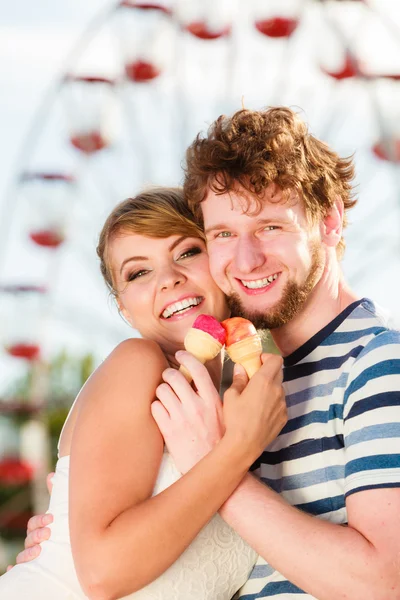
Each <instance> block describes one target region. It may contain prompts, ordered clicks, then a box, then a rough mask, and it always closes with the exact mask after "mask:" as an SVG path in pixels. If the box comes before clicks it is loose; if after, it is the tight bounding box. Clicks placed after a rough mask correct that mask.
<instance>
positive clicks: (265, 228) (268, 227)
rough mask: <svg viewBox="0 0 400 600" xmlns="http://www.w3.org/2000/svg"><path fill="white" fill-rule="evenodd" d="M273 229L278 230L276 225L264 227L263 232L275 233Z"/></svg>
mask: <svg viewBox="0 0 400 600" xmlns="http://www.w3.org/2000/svg"><path fill="white" fill-rule="evenodd" d="M275 229H279V227H278V226H277V225H267V226H266V227H264V231H275Z"/></svg>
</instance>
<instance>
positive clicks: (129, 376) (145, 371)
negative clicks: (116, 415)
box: [93, 338, 168, 385]
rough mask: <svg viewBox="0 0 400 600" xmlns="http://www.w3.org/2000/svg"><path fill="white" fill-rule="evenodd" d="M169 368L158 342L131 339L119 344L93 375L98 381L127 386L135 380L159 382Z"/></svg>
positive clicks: (138, 381)
mask: <svg viewBox="0 0 400 600" xmlns="http://www.w3.org/2000/svg"><path fill="white" fill-rule="evenodd" d="M167 367H168V362H167V359H166V358H165V355H164V353H163V351H162V350H161V348H160V346H159V345H158V344H157V343H156V342H153V341H152V340H145V339H141V338H130V339H127V340H124V341H123V342H121V343H120V344H118V346H116V347H115V348H114V350H113V351H112V352H111V353H110V354H109V355H108V356H107V358H106V359H105V360H104V361H103V362H102V363H101V365H100V366H99V367H98V368H97V369H96V371H95V372H94V374H93V375H94V378H95V379H97V380H101V379H103V378H106V379H107V380H108V381H110V378H111V379H114V380H115V382H116V383H121V384H124V383H125V385H126V384H127V383H128V382H132V381H133V380H135V381H136V382H137V383H140V382H142V381H157V380H159V379H160V378H161V373H162V372H163V370H164V369H166V368H167Z"/></svg>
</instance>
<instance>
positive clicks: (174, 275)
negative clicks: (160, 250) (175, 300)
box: [160, 265, 186, 290]
mask: <svg viewBox="0 0 400 600" xmlns="http://www.w3.org/2000/svg"><path fill="white" fill-rule="evenodd" d="M185 280H186V278H185V276H184V274H183V273H182V272H181V271H180V270H179V269H177V268H175V267H174V266H173V265H171V266H169V267H165V268H164V269H163V270H162V272H161V275H160V289H161V290H171V289H174V288H175V287H177V286H179V285H181V284H182V283H184V282H185Z"/></svg>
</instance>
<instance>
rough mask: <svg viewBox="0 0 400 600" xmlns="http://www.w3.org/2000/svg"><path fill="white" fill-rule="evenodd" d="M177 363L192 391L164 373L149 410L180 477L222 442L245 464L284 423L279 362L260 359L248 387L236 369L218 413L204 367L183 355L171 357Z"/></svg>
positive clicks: (217, 401)
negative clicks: (237, 452)
mask: <svg viewBox="0 0 400 600" xmlns="http://www.w3.org/2000/svg"><path fill="white" fill-rule="evenodd" d="M177 359H178V361H179V362H180V363H181V364H183V365H184V366H185V367H186V368H187V369H188V371H189V372H190V373H191V375H192V377H193V382H194V384H195V387H196V390H197V391H195V390H193V388H192V387H191V386H190V384H189V383H188V382H187V381H186V379H185V377H184V376H183V375H182V374H181V373H180V372H179V371H176V370H174V369H166V371H164V373H163V379H164V381H165V383H162V384H161V385H160V386H159V387H158V388H157V390H156V396H157V398H158V401H155V402H153V404H152V408H151V410H152V414H153V417H154V419H155V421H156V422H157V425H158V427H159V429H160V431H161V433H162V434H163V437H164V439H165V443H166V445H167V448H168V450H169V452H170V454H171V455H172V457H173V459H174V461H175V464H176V465H177V467H178V469H179V470H180V471H181V472H182V473H186V472H187V471H188V470H189V469H191V468H192V467H193V466H194V465H195V464H196V463H197V462H198V461H199V460H200V459H201V458H203V456H205V455H206V454H208V453H209V452H210V451H211V450H212V449H213V447H214V446H215V445H216V444H217V443H218V442H219V441H220V440H221V438H222V437H224V438H225V439H226V441H229V443H231V444H232V446H233V447H235V448H240V450H241V452H243V453H245V454H247V456H248V461H249V465H250V464H251V463H252V462H254V460H256V458H258V456H259V455H260V454H261V452H262V451H263V450H264V448H265V447H266V446H267V445H268V444H270V443H271V442H272V441H273V440H274V439H275V438H276V436H277V435H278V434H279V433H280V431H281V429H282V428H283V427H284V425H285V424H286V421H287V413H286V403H285V395H284V391H283V388H282V359H281V357H279V356H277V355H272V354H263V355H262V362H263V365H262V367H261V368H260V370H259V371H258V372H257V373H256V374H255V375H254V376H253V377H252V379H251V381H250V382H249V380H248V378H247V375H246V373H245V370H244V369H243V368H242V367H241V366H239V365H236V366H235V370H234V377H233V383H232V385H231V387H230V388H229V389H228V390H227V391H226V392H225V395H224V405H223V408H222V404H221V400H220V398H219V396H218V393H217V390H216V389H215V387H214V385H213V383H212V381H211V378H210V376H209V374H208V371H207V369H206V368H205V367H204V365H202V364H201V363H200V362H199V361H198V360H196V359H195V358H194V357H193V356H192V355H191V354H189V353H188V352H179V353H177Z"/></svg>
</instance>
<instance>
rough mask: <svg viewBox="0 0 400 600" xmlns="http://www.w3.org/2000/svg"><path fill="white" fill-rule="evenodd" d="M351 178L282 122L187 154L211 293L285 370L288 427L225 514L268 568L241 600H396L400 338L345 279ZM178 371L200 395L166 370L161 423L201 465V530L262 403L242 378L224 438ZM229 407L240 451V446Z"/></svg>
mask: <svg viewBox="0 0 400 600" xmlns="http://www.w3.org/2000/svg"><path fill="white" fill-rule="evenodd" d="M352 177H353V166H352V162H351V160H343V159H340V158H339V157H338V156H337V155H336V154H335V153H334V152H332V151H331V150H330V149H329V148H328V147H327V146H326V145H325V144H323V143H322V142H320V141H319V140H317V139H316V138H314V137H313V136H312V135H310V134H309V133H308V131H307V128H306V126H305V125H304V123H302V121H301V120H300V119H299V118H298V116H297V115H296V114H295V113H293V112H292V111H290V110H289V109H286V108H277V109H270V110H266V111H239V112H238V113H236V114H235V115H234V116H233V117H232V118H225V117H221V118H220V119H218V120H217V121H216V122H215V123H214V124H213V125H212V127H211V128H210V131H209V133H208V135H207V136H206V137H204V138H202V137H200V136H199V137H198V138H197V139H196V140H195V141H194V143H193V144H192V146H191V147H190V148H189V150H188V155H187V170H186V180H185V189H186V194H187V198H188V201H189V204H190V205H191V207H192V209H193V210H194V211H195V212H196V214H197V215H198V216H199V218H200V220H201V221H202V222H203V224H204V228H205V231H206V236H207V243H208V250H209V256H210V268H211V272H212V274H213V277H214V278H215V280H216V281H217V283H218V285H219V286H220V287H221V288H222V289H223V290H224V292H225V293H226V294H227V296H228V298H229V302H230V304H231V308H232V314H234V315H242V316H244V317H247V318H250V319H251V320H252V321H253V322H254V323H255V324H256V325H257V326H258V327H260V328H270V329H271V331H272V335H273V337H274V340H275V343H276V344H277V346H278V348H279V349H280V351H281V353H282V355H283V357H284V388H285V393H286V403H287V409H288V421H287V424H286V425H285V426H284V428H283V429H282V431H281V433H280V434H279V435H278V437H277V438H276V439H275V440H274V441H273V442H272V443H271V444H270V445H269V446H268V447H267V448H266V449H265V451H264V452H263V453H262V455H261V456H260V457H259V459H258V460H257V461H256V462H255V464H254V465H253V473H254V475H255V476H256V477H254V476H253V475H250V474H247V475H245V477H244V478H243V480H242V482H241V483H240V484H239V486H238V487H237V488H236V490H235V491H234V492H233V494H231V492H229V493H226V495H225V497H226V498H227V499H226V501H225V502H224V504H222V506H221V509H220V514H221V516H222V517H223V518H224V519H225V520H226V521H227V522H228V523H229V524H230V525H231V526H232V527H234V529H236V530H237V531H238V532H239V533H240V534H241V536H242V537H243V538H244V539H245V540H246V541H247V542H248V543H250V545H252V546H253V547H254V548H255V549H256V550H257V552H258V553H259V555H260V559H259V561H258V564H257V565H256V567H255V569H254V571H253V573H252V574H251V577H250V579H249V581H248V583H247V584H246V585H245V586H244V588H242V590H241V592H240V597H241V598H244V599H246V600H250V599H253V598H265V597H272V596H273V597H277V598H286V599H287V598H292V597H293V598H295V597H296V598H297V597H298V596H301V597H303V598H319V599H324V600H325V599H326V600H336V599H338V598H356V599H358V598H359V599H366V598H374V599H375V598H379V599H385V600H389V599H391V598H393V599H394V598H396V599H397V598H400V567H399V561H398V556H400V553H399V552H400V490H399V489H398V488H399V487H400V391H399V390H400V335H399V334H398V333H396V332H393V331H390V330H388V329H387V328H386V326H385V323H384V322H383V320H382V319H381V317H379V315H377V314H376V309H375V307H374V305H373V303H372V302H370V301H369V300H365V299H358V298H357V296H356V295H355V294H354V293H353V292H352V291H351V290H350V289H349V287H348V286H347V284H346V282H345V281H344V279H343V275H342V273H341V269H340V258H341V256H342V253H343V249H344V242H343V239H342V228H343V226H345V224H346V212H347V210H348V209H349V208H351V207H352V206H353V205H354V203H355V201H354V199H353V198H352V193H351V180H352ZM178 360H179V361H180V362H182V363H183V364H184V365H185V366H186V367H187V368H188V369H189V370H190V371H191V372H192V374H193V378H194V382H195V384H196V388H197V390H198V393H195V392H194V390H193V389H192V388H191V387H190V386H189V385H188V384H187V382H186V381H185V380H184V378H183V376H181V374H180V373H179V372H177V371H176V370H171V369H169V370H167V371H166V372H165V374H164V379H165V382H166V383H165V384H162V385H161V386H160V387H159V390H158V398H159V402H156V403H154V405H153V407H154V411H153V415H154V417H155V418H156V420H157V422H158V424H159V427H160V429H161V430H162V432H163V435H164V437H165V440H166V442H167V445H168V448H169V450H170V452H171V453H172V454H173V456H174V459H175V461H176V463H177V465H178V467H180V468H181V470H182V472H186V471H187V470H189V469H191V467H192V466H193V465H195V464H196V463H197V461H199V460H201V457H203V456H205V455H207V461H208V463H207V464H208V465H209V469H210V471H209V472H210V473H211V475H209V476H208V478H207V482H205V483H204V499H203V505H204V513H205V514H206V513H207V510H208V508H207V507H208V505H209V503H210V502H212V501H214V502H215V498H212V490H213V483H214V485H215V489H216V490H217V488H218V494H220V495H221V494H222V492H221V489H222V488H223V487H224V485H225V480H226V487H227V489H228V487H229V485H230V482H231V480H232V477H234V475H235V472H236V471H237V470H238V469H240V468H242V467H243V464H244V463H245V462H246V457H244V458H243V456H242V455H243V454H244V453H246V452H249V444H248V440H247V439H246V440H245V437H246V434H247V432H249V431H251V430H252V429H255V428H256V424H257V418H258V415H260V412H261V411H263V410H267V408H268V398H265V394H264V395H263V394H262V393H261V392H262V381H261V378H259V379H258V380H257V382H256V378H257V375H258V374H256V375H255V376H254V378H253V379H252V380H251V382H250V383H249V384H248V385H246V383H247V382H246V377H245V375H244V374H243V372H241V371H240V369H238V370H237V374H236V376H235V378H234V379H235V381H234V385H233V388H232V389H231V390H228V392H227V395H226V396H225V402H224V423H223V426H221V423H219V422H218V418H219V417H218V415H219V413H220V411H218V410H215V408H216V407H217V403H218V402H219V400H218V399H217V395H216V394H213V393H212V387H211V386H210V385H207V384H208V383H209V382H208V376H207V372H206V371H205V369H204V367H203V366H202V365H200V364H199V363H198V362H197V361H196V359H194V358H193V357H192V356H190V355H188V354H186V353H183V354H182V355H180V357H179V358H178ZM266 362H267V363H268V358H267V361H266ZM265 372H266V370H264V377H265ZM260 382H261V383H260ZM256 384H257V385H258V387H256ZM252 386H253V387H252ZM242 390H243V391H242ZM252 390H253V393H249V391H250V392H251V391H252ZM254 390H257V391H258V392H259V393H254ZM239 392H242V393H239ZM235 407H237V411H238V413H240V419H241V421H242V422H243V435H242V437H241V439H232V436H230V431H231V419H233V418H234V417H235ZM167 409H168V410H167ZM279 418H281V415H280V417H279ZM204 424H206V427H204ZM272 425H273V423H272V421H271V427H272ZM224 430H225V433H224V434H223V435H222V433H221V431H224ZM210 431H213V435H210ZM249 435H250V434H249ZM221 436H222V439H223V440H224V441H225V442H226V440H228V442H229V443H225V444H224V445H222V446H219V440H220V439H221ZM244 440H245V443H244ZM221 448H229V452H230V453H231V454H230V456H231V460H230V462H229V456H228V457H226V456H224V464H225V465H226V464H229V468H225V471H224V472H221V469H218V464H217V462H218V460H219V457H220V456H221ZM214 457H215V460H214ZM213 473H215V482H213ZM191 477H192V480H193V481H194V478H195V477H196V468H193V469H191ZM260 480H261V481H260ZM222 495H223V494H222ZM228 496H229V497H228ZM190 501H191V499H190V489H189V490H188V495H187V502H188V503H190ZM199 510H200V509H199ZM199 600H200V599H199Z"/></svg>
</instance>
